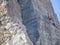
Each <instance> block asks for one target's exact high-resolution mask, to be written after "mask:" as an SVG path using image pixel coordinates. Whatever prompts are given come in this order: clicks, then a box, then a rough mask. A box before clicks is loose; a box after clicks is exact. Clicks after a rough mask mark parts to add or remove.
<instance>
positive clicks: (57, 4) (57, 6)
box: [51, 0, 60, 22]
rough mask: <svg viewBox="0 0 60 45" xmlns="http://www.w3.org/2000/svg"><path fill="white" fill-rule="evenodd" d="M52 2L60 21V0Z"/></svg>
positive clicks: (52, 0)
mask: <svg viewBox="0 0 60 45" xmlns="http://www.w3.org/2000/svg"><path fill="white" fill-rule="evenodd" d="M51 3H52V6H53V8H54V11H55V13H56V14H57V17H58V20H59V22H60V0H51Z"/></svg>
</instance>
